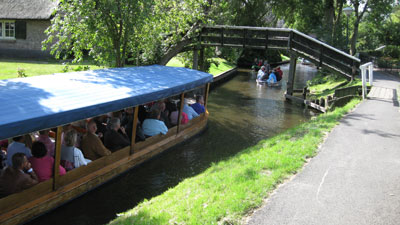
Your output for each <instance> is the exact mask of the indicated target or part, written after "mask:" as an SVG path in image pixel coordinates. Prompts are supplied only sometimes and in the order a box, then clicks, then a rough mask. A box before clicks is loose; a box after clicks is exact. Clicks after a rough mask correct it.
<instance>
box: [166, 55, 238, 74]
mask: <svg viewBox="0 0 400 225" xmlns="http://www.w3.org/2000/svg"><path fill="white" fill-rule="evenodd" d="M213 60H215V61H217V62H218V65H216V64H215V63H211V66H210V71H209V73H210V74H212V75H214V76H216V75H218V74H221V73H223V72H225V71H228V70H230V69H233V68H235V65H234V64H232V63H230V62H228V61H226V60H225V59H221V58H214V59H213ZM167 66H174V67H184V66H185V65H184V64H183V63H182V62H181V61H179V59H178V58H176V57H175V58H172V59H171V60H170V61H169V62H168V63H167Z"/></svg>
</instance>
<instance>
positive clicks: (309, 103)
mask: <svg viewBox="0 0 400 225" xmlns="http://www.w3.org/2000/svg"><path fill="white" fill-rule="evenodd" d="M285 98H286V99H289V100H291V101H294V102H297V103H299V104H303V105H307V106H310V107H312V108H314V109H317V110H319V111H321V112H323V113H325V112H326V109H325V108H324V107H322V106H320V105H317V104H315V103H313V102H310V101H308V100H305V99H302V98H299V97H295V96H292V95H288V94H285Z"/></svg>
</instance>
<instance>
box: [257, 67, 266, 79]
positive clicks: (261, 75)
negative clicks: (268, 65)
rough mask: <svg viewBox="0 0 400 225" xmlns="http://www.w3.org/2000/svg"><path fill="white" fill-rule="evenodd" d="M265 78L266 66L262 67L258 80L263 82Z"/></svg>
mask: <svg viewBox="0 0 400 225" xmlns="http://www.w3.org/2000/svg"><path fill="white" fill-rule="evenodd" d="M264 76H265V66H262V67H261V69H260V70H259V71H258V73H257V80H261V78H262V77H264Z"/></svg>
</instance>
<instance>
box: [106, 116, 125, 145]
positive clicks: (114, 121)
mask: <svg viewBox="0 0 400 225" xmlns="http://www.w3.org/2000/svg"><path fill="white" fill-rule="evenodd" d="M109 128H110V129H108V130H107V132H106V133H105V135H104V145H105V146H106V147H107V148H108V149H109V150H110V151H111V152H115V151H117V150H120V149H122V148H124V147H126V146H129V145H130V142H129V138H128V136H127V135H126V132H125V128H123V127H121V122H120V120H119V118H115V117H113V118H111V119H110V123H109Z"/></svg>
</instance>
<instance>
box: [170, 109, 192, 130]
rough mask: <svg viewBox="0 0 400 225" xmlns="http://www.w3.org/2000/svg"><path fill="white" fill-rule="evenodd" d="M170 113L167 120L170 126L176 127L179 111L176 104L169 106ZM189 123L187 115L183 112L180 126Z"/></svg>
mask: <svg viewBox="0 0 400 225" xmlns="http://www.w3.org/2000/svg"><path fill="white" fill-rule="evenodd" d="M170 107H171V109H170V110H171V113H170V114H169V119H170V121H171V125H173V126H176V125H177V124H178V117H179V110H178V107H176V104H173V105H170ZM188 122H189V118H188V115H187V114H186V113H185V112H182V116H181V124H187V123H188Z"/></svg>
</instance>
